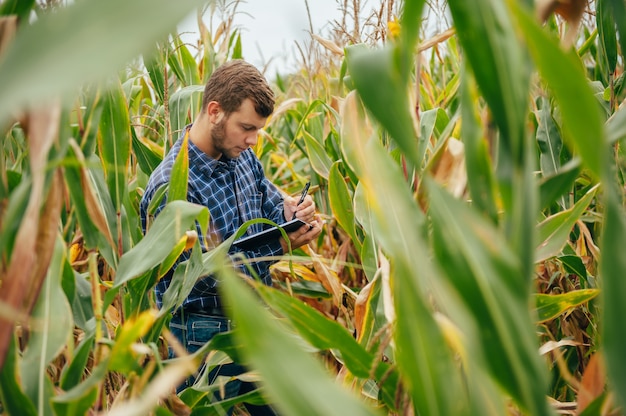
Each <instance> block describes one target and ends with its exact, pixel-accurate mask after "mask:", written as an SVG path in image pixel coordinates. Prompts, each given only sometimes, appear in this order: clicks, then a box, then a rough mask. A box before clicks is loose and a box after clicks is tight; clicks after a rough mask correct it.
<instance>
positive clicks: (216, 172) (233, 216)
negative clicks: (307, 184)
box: [140, 126, 285, 311]
mask: <svg viewBox="0 0 626 416" xmlns="http://www.w3.org/2000/svg"><path fill="white" fill-rule="evenodd" d="M189 127H190V126H187V129H185V131H184V132H183V134H182V135H181V137H180V138H179V139H178V140H177V141H176V143H175V144H174V146H173V147H172V148H171V150H170V151H169V153H168V154H167V155H166V156H165V158H164V159H163V161H162V162H161V164H160V165H159V166H157V168H156V169H155V170H154V172H152V175H150V179H149V181H148V185H147V186H146V190H145V192H144V195H143V197H142V199H141V204H140V215H141V222H142V227H143V230H144V233H145V232H146V225H147V219H148V205H149V204H150V200H151V199H152V197H153V196H154V193H155V191H156V190H157V189H159V188H160V187H161V186H162V185H167V184H168V183H169V181H170V175H171V172H172V166H173V164H174V161H175V159H176V156H177V155H178V152H179V151H180V149H181V145H182V143H183V137H184V134H186V132H187V131H188V128H189ZM188 143H189V185H188V189H187V200H188V201H189V202H193V203H196V204H199V205H203V206H205V207H207V208H208V209H209V212H210V225H209V230H208V231H209V234H208V235H207V237H208V238H207V239H206V240H205V238H204V234H205V233H204V231H205V230H201V229H200V226H199V224H197V223H196V228H197V231H198V237H199V239H200V242H201V244H202V249H203V250H210V249H211V248H212V247H206V246H205V242H208V243H209V244H211V243H210V242H211V241H214V242H216V243H215V244H216V245H217V244H219V243H220V242H222V241H224V240H225V239H226V238H228V237H230V236H231V235H232V234H234V233H235V231H237V229H238V228H239V226H240V225H241V224H243V223H244V222H246V221H248V220H251V219H254V218H261V217H262V218H267V219H270V220H272V221H273V222H275V223H277V224H282V223H284V222H285V218H284V214H283V197H282V195H281V193H280V192H279V191H278V189H277V188H276V187H275V186H274V185H273V184H272V183H271V182H270V181H269V180H268V179H267V178H266V177H265V173H264V172H263V167H262V166H261V163H260V162H259V160H258V158H257V157H256V155H255V154H254V152H253V151H252V150H251V149H248V150H246V151H244V152H242V153H241V155H240V156H239V157H238V158H236V159H227V158H225V157H222V158H221V159H220V160H215V159H213V158H211V157H209V156H207V155H206V154H205V153H204V152H202V151H201V150H200V149H198V147H196V145H195V144H193V142H192V141H191V140H189V141H188ZM165 204H166V201H165V198H163V201H162V202H161V204H160V206H159V208H158V209H157V211H156V214H155V215H157V214H158V213H159V212H160V211H161V210H162V209H163V208H164V207H165ZM263 227H264V224H254V225H252V226H250V227H249V228H248V230H247V232H248V234H253V233H255V232H258V231H261V230H262V229H263ZM230 252H231V253H233V254H234V253H236V252H243V253H244V254H245V256H246V257H247V258H251V259H253V258H256V257H269V256H280V255H282V254H283V249H282V246H281V245H280V242H279V241H278V240H274V241H272V242H270V243H269V244H266V245H263V246H260V247H257V248H256V249H254V250H247V251H242V250H240V249H237V248H234V247H233V248H231V250H230ZM187 256H188V255H185V254H184V255H183V256H181V257H182V258H187ZM182 258H181V260H182ZM270 265H271V262H268V261H259V262H251V263H250V266H251V267H252V268H253V269H254V271H255V273H256V274H257V275H258V276H259V277H260V278H261V279H262V280H263V283H265V284H267V285H271V283H272V279H271V276H270V273H269V267H270ZM240 270H241V271H243V272H244V273H246V274H248V275H250V274H251V273H250V271H249V270H248V268H247V267H246V266H245V265H242V266H240ZM171 277H172V273H168V274H167V275H166V276H164V277H163V278H162V279H161V280H160V281H159V282H158V283H157V285H156V288H155V292H156V298H157V305H158V306H159V307H161V305H162V298H163V293H165V291H166V290H167V287H168V286H169V283H170V281H171ZM217 283H218V282H217V280H216V279H213V278H212V277H211V276H207V277H205V278H203V279H201V280H199V281H198V282H197V283H196V285H195V286H194V288H193V290H192V291H191V293H190V294H189V296H188V297H187V299H185V301H184V302H183V307H185V308H189V309H193V310H197V311H200V310H203V309H205V308H218V307H221V302H220V300H219V297H218V295H217Z"/></svg>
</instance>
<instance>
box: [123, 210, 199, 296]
mask: <svg viewBox="0 0 626 416" xmlns="http://www.w3.org/2000/svg"><path fill="white" fill-rule="evenodd" d="M196 219H197V220H198V222H199V223H200V226H201V227H202V229H203V230H206V229H207V227H208V219H209V211H208V210H207V209H206V208H205V207H202V206H199V205H195V204H191V203H189V202H187V201H173V202H171V203H169V204H167V205H166V206H165V208H164V209H163V211H161V213H160V214H159V215H158V216H157V217H156V219H155V220H154V223H152V226H151V227H150V229H149V230H148V232H147V233H146V236H145V237H144V238H143V239H142V240H141V241H140V242H139V243H138V244H137V245H136V246H135V247H133V248H132V249H131V250H129V251H127V252H126V253H124V255H123V256H122V257H121V258H120V262H119V266H118V268H117V273H116V275H115V285H114V287H119V286H121V285H122V284H124V283H125V282H126V281H128V280H129V279H132V278H134V277H137V276H139V275H142V274H143V273H145V272H147V271H149V270H150V269H152V268H154V267H156V266H158V265H159V264H160V263H161V261H163V259H164V258H166V257H167V255H168V254H169V253H170V252H171V251H172V249H173V248H174V246H175V245H176V244H177V243H178V241H179V240H180V238H181V237H182V236H183V235H184V234H185V231H187V230H189V229H190V228H191V227H193V225H194V220H196Z"/></svg>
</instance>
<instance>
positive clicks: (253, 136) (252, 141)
mask: <svg viewBox="0 0 626 416" xmlns="http://www.w3.org/2000/svg"><path fill="white" fill-rule="evenodd" d="M258 140H259V131H258V130H254V131H252V132H250V134H248V136H247V137H246V144H247V145H248V146H254V145H256V142H257V141H258Z"/></svg>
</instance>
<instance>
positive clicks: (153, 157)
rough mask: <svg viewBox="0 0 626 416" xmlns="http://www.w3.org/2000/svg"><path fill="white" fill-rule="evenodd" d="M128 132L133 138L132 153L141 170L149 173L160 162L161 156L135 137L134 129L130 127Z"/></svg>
mask: <svg viewBox="0 0 626 416" xmlns="http://www.w3.org/2000/svg"><path fill="white" fill-rule="evenodd" d="M130 132H131V135H132V139H133V141H132V144H133V154H134V155H135V157H136V158H137V163H138V164H139V167H140V168H141V170H142V171H143V172H144V173H145V174H147V175H149V174H151V173H152V171H153V170H154V169H155V168H156V167H157V166H158V165H159V163H161V160H162V159H163V158H162V157H161V156H160V155H158V154H157V153H155V152H154V151H153V150H152V149H150V148H149V147H148V146H146V145H145V144H143V143H142V142H141V140H139V139H138V138H137V133H135V129H131V130H130Z"/></svg>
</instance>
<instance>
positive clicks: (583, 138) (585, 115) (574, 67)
mask: <svg viewBox="0 0 626 416" xmlns="http://www.w3.org/2000/svg"><path fill="white" fill-rule="evenodd" d="M509 4H511V6H512V8H513V10H514V15H515V17H516V23H517V25H519V27H520V29H521V30H520V32H521V33H522V35H523V36H524V39H525V41H526V43H527V44H528V49H529V51H530V54H531V56H532V58H533V60H534V62H535V64H536V65H537V68H538V69H539V73H540V75H541V76H542V77H543V79H544V80H545V81H546V82H547V84H548V87H549V88H550V90H551V91H552V93H553V94H554V98H555V99H556V101H557V103H558V105H559V109H560V112H561V115H562V118H563V128H564V131H565V132H566V138H569V139H571V141H572V142H573V144H574V145H575V148H576V149H577V150H578V153H579V155H580V157H581V158H582V160H583V162H584V164H585V166H587V167H588V168H589V169H591V171H592V173H593V174H594V175H595V176H596V177H597V178H599V177H600V176H601V168H602V165H603V164H604V163H605V160H606V157H607V154H606V147H605V146H604V144H605V141H604V137H605V136H604V129H603V122H602V119H601V112H600V106H599V105H598V101H597V100H596V99H595V97H594V94H593V91H592V90H591V87H590V86H589V84H588V82H587V79H586V77H585V74H584V72H583V68H582V65H581V62H580V59H579V58H578V55H576V54H575V53H566V52H565V51H563V49H562V48H561V47H560V46H559V44H558V42H557V40H555V39H554V38H552V37H550V36H549V35H548V34H547V33H546V32H544V31H543V30H542V29H541V28H540V27H539V26H538V25H537V23H536V22H535V21H534V19H532V18H531V16H530V15H529V14H528V13H527V12H526V11H525V10H523V9H522V8H521V7H520V6H519V5H518V4H517V3H516V2H509ZM599 144H600V145H599Z"/></svg>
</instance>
